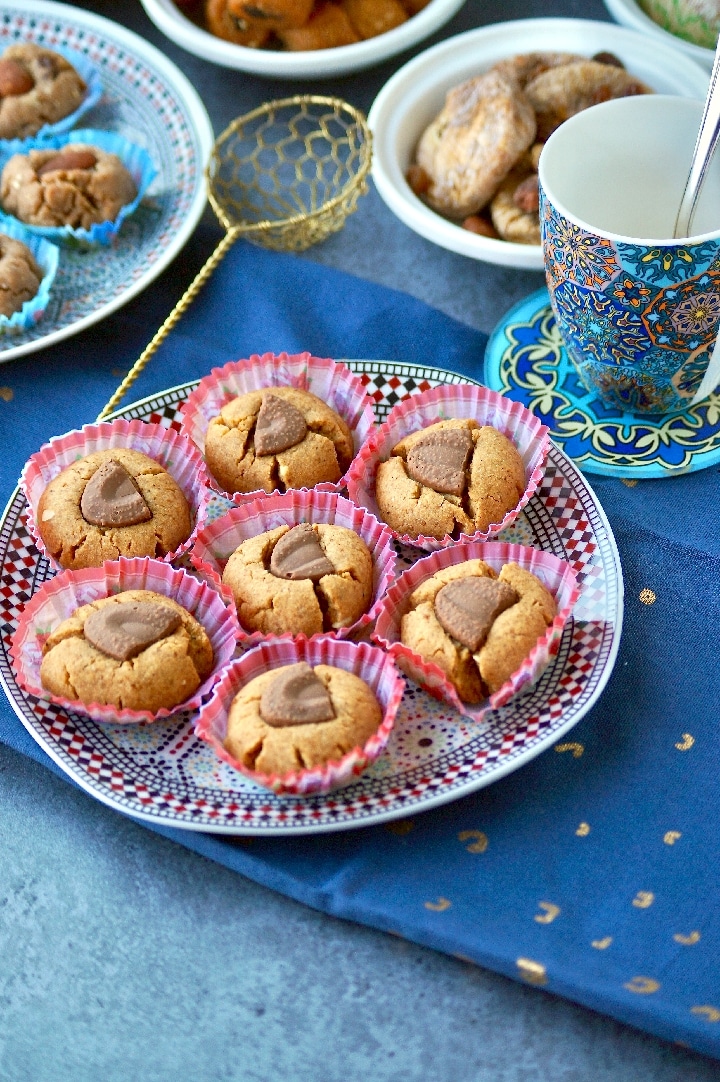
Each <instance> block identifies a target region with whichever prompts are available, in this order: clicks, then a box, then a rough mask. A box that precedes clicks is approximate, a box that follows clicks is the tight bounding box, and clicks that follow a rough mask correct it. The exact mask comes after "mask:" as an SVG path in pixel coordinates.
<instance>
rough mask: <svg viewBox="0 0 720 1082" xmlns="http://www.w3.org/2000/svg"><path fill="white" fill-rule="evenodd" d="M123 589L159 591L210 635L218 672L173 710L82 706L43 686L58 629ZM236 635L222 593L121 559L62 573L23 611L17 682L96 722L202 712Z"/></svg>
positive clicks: (16, 640)
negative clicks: (45, 658)
mask: <svg viewBox="0 0 720 1082" xmlns="http://www.w3.org/2000/svg"><path fill="white" fill-rule="evenodd" d="M123 590H154V591H155V592H156V593H158V594H164V595H165V596H166V597H170V598H172V599H173V600H174V601H177V602H178V604H179V605H182V606H183V608H186V609H187V610H188V612H190V613H192V615H193V616H194V617H195V619H196V620H198V622H199V623H201V624H202V625H203V627H204V628H205V630H206V632H207V634H208V637H209V639H210V642H211V644H212V648H213V655H214V659H215V660H214V665H213V670H212V672H211V674H210V675H209V676H208V677H207V679H206V680H205V681H204V682H203V683H202V684H201V685H200V687H199V688H198V689H197V691H196V692H195V694H194V695H192V696H191V697H190V698H189V699H186V700H185V702H182V703H179V704H178V705H177V706H174V707H172V709H167V708H163V709H162V710H159V711H157V713H154V714H153V713H151V712H150V711H149V710H129V709H118V708H117V707H115V706H112V705H109V704H107V703H83V702H79V701H74V700H70V699H64V698H62V697H60V696H57V695H51V694H50V693H49V692H48V691H46V690H45V689H44V688H43V686H42V684H41V682H40V663H41V661H42V648H43V645H44V643H45V641H46V640H47V637H48V635H49V634H50V633H51V632H52V631H53V629H54V628H56V627H57V626H58V625H59V624H60V623H62V621H63V620H67V618H68V617H69V616H71V615H72V614H73V612H75V610H76V609H78V608H79V607H80V606H81V605H87V604H88V603H89V602H90V601H96V600H97V599H98V598H101V597H108V596H110V595H111V594H117V593H120V592H122V591H123ZM237 633H238V622H237V616H236V615H235V611H234V609H233V608H232V607H231V606H228V605H226V604H225V602H224V601H223V599H222V597H221V596H220V595H219V594H218V592H217V590H214V589H212V587H210V586H208V585H207V584H206V583H203V582H200V581H199V580H198V579H196V578H195V577H194V576H193V575H190V574H188V573H187V572H186V571H182V570H180V569H179V568H174V567H172V566H171V565H170V564H167V563H163V561H161V560H151V559H149V558H148V557H143V558H139V557H136V558H134V559H131V560H128V559H125V557H122V556H121V557H120V559H119V560H112V561H111V560H108V561H107V562H106V563H104V564H103V566H102V567H88V568H83V569H82V570H80V571H62V572H61V573H60V574H59V575H56V576H55V578H52V579H49V580H48V581H47V582H45V583H44V584H43V585H42V586H41V587H40V589H39V590H38V591H37V593H35V594H34V595H33V597H32V598H31V599H30V601H29V602H28V604H27V605H26V606H25V608H24V610H23V613H22V615H21V617H20V619H19V621H18V626H17V629H16V631H15V634H14V636H13V640H12V644H11V648H10V653H11V656H12V659H13V662H14V668H15V674H16V677H17V680H18V683H19V684H20V686H21V687H22V688H23V690H24V691H26V692H28V693H29V694H30V695H35V696H37V698H39V699H45V700H49V701H50V702H53V703H56V704H57V705H58V706H61V707H62V708H63V709H64V710H68V711H73V712H74V713H76V714H83V715H85V716H86V717H89V718H92V719H93V720H94V721H107V722H115V723H120V724H122V725H135V724H137V723H138V722H143V721H145V722H150V721H156V720H157V719H158V718H164V717H168V716H170V715H171V714H175V713H177V712H179V711H181V710H182V711H184V710H195V709H197V708H198V707H199V706H200V704H201V702H202V700H203V698H204V697H205V696H206V695H207V694H208V692H209V691H210V689H211V687H212V685H213V683H214V681H215V680H216V679H217V676H218V673H219V672H220V671H221V669H222V668H223V667H224V666H225V665H227V664H228V662H229V661H230V660H231V659H232V657H233V654H234V653H235V646H236V642H237Z"/></svg>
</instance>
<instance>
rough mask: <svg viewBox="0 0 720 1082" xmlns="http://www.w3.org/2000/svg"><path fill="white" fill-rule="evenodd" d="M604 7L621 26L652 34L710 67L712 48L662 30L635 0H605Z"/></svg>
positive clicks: (656, 38) (712, 55)
mask: <svg viewBox="0 0 720 1082" xmlns="http://www.w3.org/2000/svg"><path fill="white" fill-rule="evenodd" d="M605 7H606V8H607V9H608V11H609V12H610V14H611V15H612V17H613V19H615V20H616V21H617V22H619V23H620V24H621V26H629V27H630V29H631V30H639V31H640V33H641V34H652V36H653V37H654V38H655V40H656V41H663V42H665V44H666V45H672V46H674V47H675V48H676V49H681V50H682V51H683V52H684V53H685V55H686V56H689V57H692V59H693V60H697V62H698V63H699V64H702V65H703V67H706V68H708V69H710V68H712V65H713V59H714V57H715V53H714V52H713V50H712V49H705V48H703V46H702V45H695V44H694V43H693V42H692V41H684V40H683V39H682V38H679V37H678V36H677V34H671V33H670V31H669V30H664V29H663V28H662V26H660V25H659V23H656V22H655V20H654V19H651V18H650V16H649V15H646V14H645V12H644V11H643V9H642V8H641V7H640V6H639V5H638V4H636V3H635V0H605Z"/></svg>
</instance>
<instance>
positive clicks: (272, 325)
mask: <svg viewBox="0 0 720 1082" xmlns="http://www.w3.org/2000/svg"><path fill="white" fill-rule="evenodd" d="M229 298H233V301H232V303H231V302H230V301H229ZM141 300H142V298H141ZM153 305H155V308H154V307H153ZM156 307H157V303H156V302H154V301H153V300H152V299H151V300H150V301H149V302H148V308H147V310H146V309H144V308H143V307H142V305H141V303H140V302H139V301H138V302H134V304H133V305H132V306H130V308H129V310H128V309H125V310H123V311H122V312H120V313H117V314H116V315H114V316H112V317H110V318H109V319H108V320H106V321H105V322H104V323H103V324H101V325H99V326H98V328H96V329H95V330H91V331H88V332H85V333H84V334H83V335H82V336H80V337H79V338H77V339H70V340H69V341H68V342H67V343H63V344H60V345H58V346H55V347H53V348H52V349H50V350H46V351H43V352H42V353H41V354H38V355H36V356H33V357H30V358H27V359H25V360H19V361H16V362H11V363H10V364H8V365H6V366H5V367H3V368H2V369H0V384H3V385H4V386H2V387H0V433H1V434H2V449H3V454H2V456H0V482H1V484H2V491H3V492H4V493H5V496H6V497H9V495H10V492H11V490H12V488H13V486H14V483H15V481H16V478H17V475H18V474H19V472H20V469H21V467H22V465H23V463H24V461H25V459H26V458H27V456H28V455H29V454H30V453H31V452H32V451H34V450H36V449H37V447H39V446H40V445H41V444H42V443H43V442H44V441H45V440H46V439H47V438H48V437H49V436H50V435H53V434H57V433H60V432H62V431H64V430H66V429H69V428H73V427H78V426H79V425H81V424H83V423H85V422H86V421H89V420H93V419H94V418H95V416H96V415H97V413H98V412H99V411H100V409H101V408H102V406H103V405H104V403H105V401H106V400H107V399H108V398H109V397H110V394H111V393H112V391H113V390H114V388H115V386H116V385H117V382H118V380H119V374H118V372H119V370H121V369H127V368H128V367H129V366H130V364H131V363H132V361H133V360H134V357H135V355H136V354H137V353H138V352H139V349H138V348H135V347H136V345H137V337H138V334H139V333H145V332H147V334H146V338H149V337H150V334H151V333H152V331H153V330H154V329H155V327H156V326H157V325H159V323H160V322H161V321H162V319H163V318H164V316H165V315H166V314H167V312H166V311H158V310H156ZM152 321H154V322H152ZM138 323H139V326H140V330H138ZM485 343H486V338H485V336H484V335H482V334H480V333H478V332H476V331H473V330H471V329H470V328H468V327H466V326H464V325H462V324H460V323H458V322H456V321H454V320H452V319H450V318H448V317H446V316H444V315H442V314H440V313H439V312H436V311H434V310H432V309H431V308H429V307H427V306H426V305H424V304H422V303H420V302H418V301H415V300H413V299H412V298H410V297H408V296H406V295H404V294H401V293H398V292H394V291H392V290H388V289H386V288H384V287H381V286H375V285H372V284H369V283H366V282H362V281H360V280H358V279H355V278H353V277H351V276H349V275H346V274H342V273H340V272H337V271H332V270H329V269H327V268H323V267H321V266H318V265H315V264H312V263H309V262H307V261H304V260H302V259H300V258H297V257H293V256H281V255H277V254H274V253H266V252H263V251H261V250H259V249H256V248H252V247H250V246H249V245H246V244H243V243H241V244H238V245H236V246H235V248H234V249H232V251H231V252H230V254H229V255H228V256H227V257H226V259H225V261H224V262H223V263H222V264H221V266H220V268H219V269H218V270H217V271H216V273H215V276H214V278H213V280H212V283H211V286H210V287H206V289H205V290H204V292H203V293H201V294H200V296H199V298H198V300H197V301H196V302H195V304H194V305H193V307H192V308H191V310H190V311H189V312H188V313H187V314H186V315H185V316H184V317H183V318H182V320H181V322H180V323H179V325H178V327H177V328H176V329H175V331H173V333H172V335H171V336H170V338H169V339H168V340H167V342H166V343H165V344H164V345H163V346H162V347H161V349H160V351H159V352H158V354H157V355H156V356H155V357H154V358H153V360H152V361H151V363H150V365H149V367H148V369H147V370H146V371H145V373H144V374H143V375H142V377H141V378H140V380H139V381H138V383H137V384H136V385H135V386H134V387H133V389H132V392H131V394H130V397H131V398H132V399H136V398H140V397H142V396H144V395H148V394H150V393H153V392H156V391H158V390H160V389H162V388H164V387H169V386H172V385H175V384H178V383H183V382H185V381H187V380H190V379H194V378H199V377H201V376H202V375H204V374H205V373H206V372H207V371H208V370H209V368H210V367H211V366H213V365H216V364H222V363H224V362H225V361H226V360H229V359H232V358H236V357H241V356H246V355H248V354H249V353H252V352H263V351H265V350H274V351H280V350H283V349H284V350H287V351H289V352H290V351H292V352H297V351H300V350H304V349H308V350H310V351H311V352H313V353H315V354H316V355H320V356H336V357H358V358H362V357H369V358H392V359H394V360H396V361H414V362H416V363H422V364H432V365H436V366H438V367H444V368H448V369H452V370H454V371H457V372H462V373H464V374H466V375H469V376H473V377H475V378H479V377H481V373H482V364H481V358H482V356H483V353H484V347H485ZM142 344H144V342H141V343H140V345H142ZM48 403H52V407H51V408H49V407H48ZM717 472H720V471H716V470H715V469H710V470H706V471H704V472H702V473H698V474H692V475H689V476H687V477H680V478H672V479H668V480H661V481H641V482H639V483H638V484H637V485H636V486H635V487H628V486H626V485H624V484H623V483H622V482H621V481H618V480H615V479H611V478H594V479H593V486H594V488H595V489H596V491H597V492H598V495H599V497H600V499H601V502H602V503H603V506H604V507H605V510H606V511H607V513H608V516H609V518H610V521H611V524H612V527H613V530H614V531H615V535H616V539H617V541H618V546H619V549H620V553H621V558H622V563H623V568H624V574H625V580H626V616H625V628H624V632H623V638H622V643H621V648H620V654H619V657H618V660H617V663H616V667H615V671H614V674H613V676H612V678H611V680H610V682H609V684H608V686H607V688H606V690H605V692H604V694H603V696H602V697H601V699H600V701H599V702H598V703H597V704H596V706H595V707H594V708H593V709H592V710H591V711H590V713H589V714H588V715H587V716H586V718H585V719H584V720H583V721H582V722H581V723H580V724H579V725H577V726H576V727H575V728H574V729H573V730H572V733H571V734H569V736H568V738H566V739H564V740H563V741H562V742H561V743H559V744H557V745H556V746H555V748H553V749H550V750H548V751H547V752H545V753H544V754H543V755H541V756H539V757H538V758H537V759H536V760H534V761H533V762H531V763H529V764H528V765H526V766H525V767H524V768H522V769H521V770H519V771H517V772H515V773H514V774H512V775H510V776H509V777H507V778H505V779H503V780H501V781H499V782H496V783H495V784H494V785H492V786H490V787H489V788H487V789H484V790H481V791H479V792H478V793H476V794H474V795H472V796H468V797H465V798H464V799H462V800H458V801H456V802H455V803H453V804H449V805H445V806H443V807H440V808H438V809H436V810H433V811H429V812H426V813H424V814H421V815H417V816H415V817H414V818H413V819H411V820H408V821H403V822H400V823H390V824H388V825H386V826H377V827H369V828H364V829H362V830H351V831H346V832H342V833H337V834H329V835H321V836H314V837H292V838H277V839H274V840H267V839H258V838H253V839H248V840H247V843H246V844H245V843H244V844H242V845H238V844H237V843H234V842H231V841H227V840H223V839H222V838H221V837H213V836H211V835H198V834H194V833H190V832H187V833H186V832H183V831H179V830H174V829H169V828H168V829H158V828H154V827H151V828H150V829H158V832H159V833H161V834H163V835H165V836H167V837H169V838H172V839H173V840H174V841H176V842H179V843H180V844H182V845H185V846H187V847H188V848H190V849H193V850H195V851H196V852H199V853H202V854H203V855H204V856H206V857H209V858H211V859H213V860H216V861H218V862H220V863H222V864H224V865H226V866H227V867H230V868H233V869H235V870H236V871H239V872H241V873H242V874H244V875H247V876H249V877H250V878H252V879H254V880H256V881H258V882H260V883H263V884H264V885H266V886H268V887H271V888H273V889H275V890H278V891H282V892H283V893H285V894H288V895H290V896H292V897H293V898H296V899H297V900H299V901H302V902H304V903H306V904H308V905H310V906H313V907H315V908H317V909H321V910H324V911H326V912H328V913H333V914H336V915H337V916H341V917H345V918H349V919H352V920H356V921H359V922H361V923H364V924H368V925H371V926H373V927H377V928H380V929H384V930H387V931H392V932H394V933H397V934H400V935H402V936H405V937H407V938H409V939H412V940H414V941H416V942H418V943H422V944H424V945H427V946H430V947H433V948H435V949H438V950H442V951H445V952H447V953H450V954H454V955H458V956H460V957H463V958H465V959H468V960H471V961H473V962H476V963H479V964H481V965H484V966H486V967H488V968H491V969H494V970H497V971H499V972H502V973H504V974H506V975H507V976H510V977H514V978H516V979H518V980H522V981H525V982H526V983H530V984H534V985H536V986H538V987H540V988H545V989H547V990H549V991H552V992H555V993H557V994H560V995H564V996H567V997H568V998H570V999H573V1000H575V1001H577V1002H579V1003H582V1004H584V1005H585V1006H588V1007H591V1008H593V1009H595V1010H598V1011H602V1012H604V1013H607V1014H609V1015H612V1016H613V1017H615V1018H617V1019H619V1020H620V1021H623V1022H626V1023H629V1024H632V1025H635V1026H638V1027H640V1028H642V1029H645V1030H647V1031H648V1032H651V1033H653V1034H655V1035H657V1036H659V1037H663V1038H666V1039H668V1040H679V1041H684V1042H686V1043H687V1044H688V1045H689V1046H690V1047H692V1048H695V1049H696V1050H698V1051H700V1052H704V1053H706V1054H708V1055H711V1056H716V1057H720V985H719V984H718V980H717V976H716V973H717V969H718V963H719V962H720V918H719V917H718V913H720V904H719V903H720V889H719V888H718V877H717V874H716V870H715V869H716V867H717V865H718V861H719V859H720V821H719V820H718V816H717V814H716V805H717V794H718V788H719V787H718V782H717V778H718V773H719V769H720V741H719V740H718V730H717V720H716V712H717V711H716V708H717V701H718V696H717V690H716V685H717V662H716V657H717V649H716V645H715V642H714V638H715V629H716V628H717V627H718V626H720V587H719V586H718V583H719V582H720V538H718V535H717V531H716V530H715V528H714V521H715V519H714V517H712V516H711V515H708V512H707V509H708V508H712V507H713V498H714V496H715V490H716V488H717ZM647 591H652V595H649V594H648V593H647ZM641 594H642V596H643V598H644V599H645V601H643V600H641V596H640V595H641ZM650 596H654V598H655V600H654V603H652V604H648V603H647V601H648V598H649V597H650ZM0 740H1V741H3V742H5V743H7V744H8V745H10V746H11V747H13V748H15V749H17V750H19V751H21V752H23V753H25V754H28V755H31V756H32V757H33V758H34V759H36V760H37V761H39V762H42V763H44V764H45V765H47V766H49V767H51V769H55V770H57V768H56V767H54V765H53V764H52V763H51V762H50V760H49V759H48V758H47V757H46V756H45V755H44V753H43V752H42V751H41V750H40V749H39V748H38V747H37V745H36V744H35V743H34V741H33V740H32V739H31V738H30V737H29V735H28V734H27V733H26V731H25V730H24V729H23V728H22V726H21V724H20V722H19V721H18V720H17V719H16V717H15V715H14V713H13V712H12V710H11V708H10V706H9V704H8V703H7V701H5V699H2V701H1V702H0ZM58 772H59V771H58ZM62 776H63V777H64V775H62ZM144 825H148V824H144ZM468 831H470V832H473V833H472V834H471V835H470V836H468V835H467V833H466V832H468Z"/></svg>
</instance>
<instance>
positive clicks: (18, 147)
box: [0, 128, 157, 248]
mask: <svg viewBox="0 0 720 1082" xmlns="http://www.w3.org/2000/svg"><path fill="white" fill-rule="evenodd" d="M69 143H85V144H87V145H90V146H96V147H99V148H100V150H105V151H107V152H108V153H111V154H117V156H118V157H119V158H120V160H121V161H122V162H123V164H124V165H125V168H126V169H127V170H128V171H129V173H130V175H131V176H132V178H133V180H134V181H135V187H136V188H137V195H136V196H135V198H134V199H133V201H132V203H126V204H125V206H124V207H121V208H120V212H119V213H118V216H117V218H116V219H115V221H114V222H99V223H98V224H97V225H93V226H91V227H90V229H72V228H71V227H70V226H69V225H65V226H39V225H30V224H29V223H27V222H22V223H21V224H22V226H23V227H24V228H25V229H26V230H28V231H29V232H30V233H34V234H35V235H36V236H39V237H44V238H45V239H46V240H49V241H51V242H52V243H54V244H60V245H62V246H65V247H68V246H72V247H80V248H94V247H97V246H108V245H110V244H111V243H112V241H113V238H114V237H116V236H117V234H118V232H119V231H120V228H121V226H122V224H123V222H124V221H125V219H126V218H128V217H129V216H130V215H131V214H132V213H133V212H134V211H135V210H137V208H138V206H139V205H140V202H141V201H142V199H143V197H144V195H145V193H146V192H147V190H148V188H149V187H150V185H151V184H152V182H153V180H154V179H155V177H156V175H157V170H156V168H155V166H154V165H153V163H152V159H151V158H150V155H149V154H148V152H147V151H146V150H145V149H144V148H143V147H140V146H138V145H137V144H136V143H131V142H129V141H128V140H127V139H125V138H123V136H122V135H118V134H117V133H116V132H109V131H95V130H94V129H92V128H80V129H78V130H77V131H71V132H63V133H61V134H59V135H54V136H52V137H50V138H43V139H37V138H36V139H24V140H21V139H10V140H7V141H6V142H3V143H0V173H1V172H2V170H3V169H4V168H5V166H6V165H7V163H8V161H9V160H10V158H11V157H12V156H13V154H28V153H29V152H30V151H31V150H60V149H61V148H62V147H64V146H67V145H68V144H69ZM8 221H12V222H17V221H19V219H18V218H16V217H15V216H14V215H11V214H7V213H6V212H5V211H3V210H2V209H0V228H4V223H5V222H8Z"/></svg>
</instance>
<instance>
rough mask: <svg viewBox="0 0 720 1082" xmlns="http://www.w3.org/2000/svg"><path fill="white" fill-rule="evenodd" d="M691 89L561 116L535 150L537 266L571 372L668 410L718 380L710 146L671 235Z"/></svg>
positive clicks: (644, 405)
mask: <svg viewBox="0 0 720 1082" xmlns="http://www.w3.org/2000/svg"><path fill="white" fill-rule="evenodd" d="M702 111H703V102H701V101H697V100H695V99H692V98H679V97H670V96H665V95H656V94H644V95H640V96H638V97H630V98H619V99H617V100H614V101H609V102H605V103H603V104H602V105H596V106H593V107H592V108H591V109H587V110H585V111H584V112H582V113H578V114H577V115H575V116H574V117H571V118H570V119H569V120H566V121H565V123H564V124H562V125H561V126H560V127H559V128H558V129H557V130H556V131H555V132H554V133H553V134H552V135H551V136H550V138H549V139H548V141H547V143H546V144H545V147H544V149H543V152H542V154H541V157H540V165H539V176H540V223H541V229H542V244H543V258H544V262H545V274H546V278H547V283H548V289H549V291H550V300H551V303H552V308H553V312H554V315H555V318H556V321H557V326H558V329H559V331H560V334H561V336H562V339H563V342H564V345H565V347H566V350H567V353H568V356H569V358H570V360H571V361H572V363H573V365H574V366H575V368H576V370H577V373H578V375H579V377H580V379H581V381H582V383H583V385H584V386H585V387H586V388H587V390H588V391H590V392H591V393H592V394H593V395H594V396H595V397H597V398H599V399H600V400H601V401H603V402H604V403H605V404H607V405H609V406H612V407H616V408H618V407H619V408H620V409H622V410H625V411H628V412H632V413H636V414H637V413H652V414H659V413H660V414H661V413H673V412H676V411H682V410H684V409H687V408H688V407H689V406H691V405H694V404H695V403H696V402H699V401H701V400H702V399H704V398H706V397H707V396H708V395H709V394H710V393H711V392H712V391H713V390H714V389H715V387H716V386H717V384H718V382H720V349H718V347H717V341H718V329H719V327H720V155H716V156H715V159H714V160H713V162H712V163H711V165H710V168H709V170H708V175H707V179H706V181H705V185H704V188H703V192H702V195H701V197H700V200H699V202H698V206H697V210H696V212H695V215H694V218H693V222H692V233H693V235H692V237H690V238H683V239H680V240H673V239H672V234H673V230H674V226H675V217H676V215H677V212H678V208H679V206H680V200H681V198H682V194H683V191H684V188H685V182H686V180H687V175H688V171H689V167H690V160H691V157H692V151H693V147H694V145H695V139H696V136H697V132H698V128H699V126H700V120H701V117H702Z"/></svg>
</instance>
